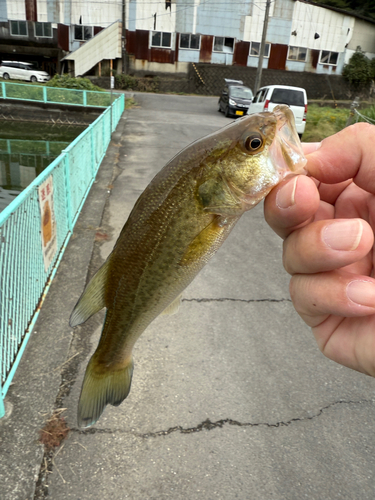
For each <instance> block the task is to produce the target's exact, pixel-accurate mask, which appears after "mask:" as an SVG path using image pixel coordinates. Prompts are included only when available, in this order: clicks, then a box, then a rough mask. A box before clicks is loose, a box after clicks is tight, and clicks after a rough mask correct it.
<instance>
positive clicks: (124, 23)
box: [121, 0, 126, 75]
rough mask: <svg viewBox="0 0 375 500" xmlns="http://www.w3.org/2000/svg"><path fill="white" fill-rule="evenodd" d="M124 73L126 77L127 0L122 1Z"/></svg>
mask: <svg viewBox="0 0 375 500" xmlns="http://www.w3.org/2000/svg"><path fill="white" fill-rule="evenodd" d="M121 49H122V51H121V55H122V73H123V74H124V75H126V0H122V40H121Z"/></svg>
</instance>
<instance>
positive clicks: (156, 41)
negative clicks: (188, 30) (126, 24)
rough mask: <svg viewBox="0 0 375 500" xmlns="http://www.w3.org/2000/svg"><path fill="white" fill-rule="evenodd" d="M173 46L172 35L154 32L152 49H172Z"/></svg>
mask: <svg viewBox="0 0 375 500" xmlns="http://www.w3.org/2000/svg"><path fill="white" fill-rule="evenodd" d="M171 46H172V33H163V32H162V31H153V32H152V39H151V47H165V48H167V49H170V48H171Z"/></svg>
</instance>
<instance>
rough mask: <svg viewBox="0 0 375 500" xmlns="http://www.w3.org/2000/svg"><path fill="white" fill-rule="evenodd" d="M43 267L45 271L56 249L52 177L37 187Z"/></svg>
mask: <svg viewBox="0 0 375 500" xmlns="http://www.w3.org/2000/svg"><path fill="white" fill-rule="evenodd" d="M38 194H39V206H40V215H41V236H42V249H43V260H44V269H45V271H46V272H47V271H48V268H49V267H50V265H51V263H52V262H53V258H54V256H55V254H56V251H57V237H56V219H55V212H54V208H53V177H52V175H50V176H49V177H48V179H46V180H45V181H44V182H43V184H41V185H40V186H39V188H38Z"/></svg>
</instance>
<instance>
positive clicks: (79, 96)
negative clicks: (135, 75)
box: [0, 82, 121, 108]
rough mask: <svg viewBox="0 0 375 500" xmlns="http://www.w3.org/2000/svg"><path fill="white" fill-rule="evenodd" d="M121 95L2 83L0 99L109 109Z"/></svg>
mask: <svg viewBox="0 0 375 500" xmlns="http://www.w3.org/2000/svg"><path fill="white" fill-rule="evenodd" d="M120 96H121V94H119V93H117V92H114V93H112V96H111V93H109V92H96V91H92V90H75V89H60V88H57V87H47V86H44V85H43V86H40V85H30V84H23V83H8V82H1V86H0V99H19V100H21V101H32V102H45V103H50V104H69V105H73V106H87V107H96V108H98V107H99V108H107V107H108V106H110V105H111V100H113V101H114V100H116V99H118V98H119V97H120Z"/></svg>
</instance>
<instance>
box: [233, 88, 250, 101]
mask: <svg viewBox="0 0 375 500" xmlns="http://www.w3.org/2000/svg"><path fill="white" fill-rule="evenodd" d="M230 95H231V97H234V98H236V97H237V99H251V98H252V97H253V93H252V92H251V90H250V89H248V88H247V87H231V89H230Z"/></svg>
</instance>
